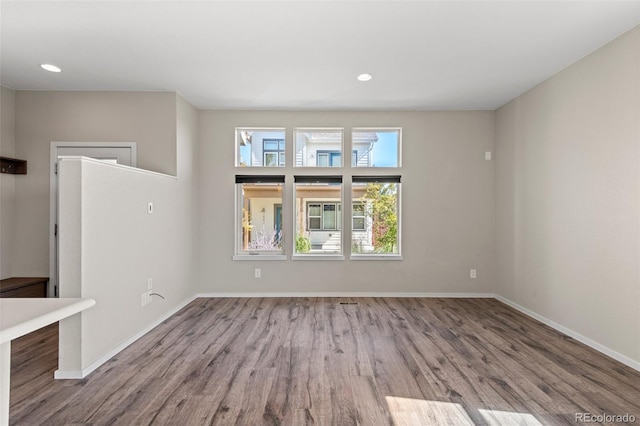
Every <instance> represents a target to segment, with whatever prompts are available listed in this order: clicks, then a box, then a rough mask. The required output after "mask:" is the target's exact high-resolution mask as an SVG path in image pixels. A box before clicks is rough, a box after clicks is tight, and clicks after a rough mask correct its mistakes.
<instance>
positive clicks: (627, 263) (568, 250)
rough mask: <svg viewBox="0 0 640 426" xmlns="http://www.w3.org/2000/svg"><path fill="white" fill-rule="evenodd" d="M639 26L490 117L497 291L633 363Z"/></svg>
mask: <svg viewBox="0 0 640 426" xmlns="http://www.w3.org/2000/svg"><path fill="white" fill-rule="evenodd" d="M639 56H640V28H636V29H634V30H632V31H630V32H628V33H627V34H625V35H623V36H622V37H620V38H618V39H617V40H614V41H613V42H611V43H610V44H608V45H606V46H605V47H603V48H601V49H599V50H598V51H596V52H594V53H593V54H591V55H589V56H587V57H585V58H584V59H582V60H581V61H579V62H577V63H576V64H574V65H572V66H570V67H569V68H567V69H565V70H564V71H562V72H560V73H559V74H557V75H555V76H553V77H552V78H550V79H549V80H547V81H545V82H544V83H542V84H540V85H539V86H538V87H536V88H534V89H533V90H531V91H529V92H527V93H525V94H524V95H522V96H520V97H518V98H516V99H515V100H513V101H511V102H509V103H508V104H507V105H505V106H503V107H501V108H500V109H499V110H498V111H497V115H496V123H497V124H496V134H497V146H496V150H497V164H496V165H497V168H496V175H497V176H496V177H497V180H496V182H497V208H496V210H497V211H496V214H497V216H496V217H497V224H498V227H497V271H496V272H497V286H496V292H497V293H498V294H499V295H501V296H503V297H505V298H507V299H509V300H511V301H513V302H515V303H517V304H520V305H522V306H524V307H525V308H527V309H530V310H532V311H534V312H535V313H537V314H539V315H541V316H543V317H546V318H547V319H550V320H551V321H554V322H556V323H558V324H561V325H562V326H564V327H566V328H568V329H570V330H573V331H574V332H576V333H578V334H580V335H582V336H585V337H586V338H588V339H590V340H592V341H593V342H595V343H597V344H600V345H604V346H605V347H608V348H610V349H612V350H613V351H616V352H618V353H619V354H622V355H623V356H626V357H628V358H630V359H633V360H635V361H636V362H640V270H639V268H640V266H639V265H640V106H639V104H640V58H639Z"/></svg>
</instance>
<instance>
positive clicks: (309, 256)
mask: <svg viewBox="0 0 640 426" xmlns="http://www.w3.org/2000/svg"><path fill="white" fill-rule="evenodd" d="M344 259H345V257H344V255H343V254H337V253H331V254H317V253H309V254H304V253H296V254H294V255H292V256H291V260H313V261H316V260H344Z"/></svg>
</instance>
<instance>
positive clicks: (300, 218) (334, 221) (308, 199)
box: [294, 176, 342, 254]
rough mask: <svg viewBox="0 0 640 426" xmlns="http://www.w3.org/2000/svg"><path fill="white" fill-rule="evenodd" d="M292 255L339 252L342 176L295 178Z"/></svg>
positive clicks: (340, 247)
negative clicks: (293, 243) (294, 235)
mask: <svg viewBox="0 0 640 426" xmlns="http://www.w3.org/2000/svg"><path fill="white" fill-rule="evenodd" d="M294 180H295V199H296V204H295V224H296V243H295V253H296V254H340V253H342V232H341V230H342V209H341V205H342V177H341V176H295V177H294Z"/></svg>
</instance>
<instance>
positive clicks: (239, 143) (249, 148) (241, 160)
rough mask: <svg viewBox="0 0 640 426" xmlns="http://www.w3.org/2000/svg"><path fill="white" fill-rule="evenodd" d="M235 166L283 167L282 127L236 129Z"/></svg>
mask: <svg viewBox="0 0 640 426" xmlns="http://www.w3.org/2000/svg"><path fill="white" fill-rule="evenodd" d="M236 166H238V167H284V166H285V137H284V129H257V128H248V127H244V128H237V129H236Z"/></svg>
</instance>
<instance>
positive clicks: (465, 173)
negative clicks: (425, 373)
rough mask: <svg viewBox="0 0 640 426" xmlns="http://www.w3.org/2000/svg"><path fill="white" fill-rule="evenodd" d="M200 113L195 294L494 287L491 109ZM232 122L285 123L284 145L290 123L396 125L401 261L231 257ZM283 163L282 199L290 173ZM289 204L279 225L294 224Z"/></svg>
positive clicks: (288, 187)
mask: <svg viewBox="0 0 640 426" xmlns="http://www.w3.org/2000/svg"><path fill="white" fill-rule="evenodd" d="M199 121H200V154H199V167H200V185H201V206H200V211H201V221H200V235H201V240H200V258H201V259H202V265H201V268H200V271H201V285H200V291H201V292H255V293H273V292H451V293H453V292H461V293H493V288H494V278H495V275H494V268H495V257H494V237H495V233H494V204H495V203H494V201H495V200H494V163H493V162H492V161H485V158H484V153H485V151H493V148H494V140H495V134H494V123H495V114H494V112H491V111H467V112H428V111H421V112H353V111H351V112H327V111H306V112H300V111H271V112H265V111H202V112H200V120H199ZM236 126H248V127H260V126H267V127H274V126H277V127H280V126H282V127H286V128H287V140H288V142H289V143H291V140H292V129H293V128H294V127H344V128H345V133H349V132H350V129H351V128H352V127H366V126H374V127H375V126H382V127H393V126H401V127H402V128H403V149H402V151H403V153H402V154H403V167H402V170H401V174H402V182H403V183H402V246H403V247H402V248H403V254H404V260H403V261H379V262H367V261H349V260H344V261H297V260H296V261H292V260H287V261H232V260H231V259H232V256H233V254H234V190H235V188H234V186H235V185H234V175H235V174H242V173H243V172H245V171H246V169H243V168H236V167H234V142H235V140H234V129H235V127H236ZM345 139H346V137H345ZM288 162H289V164H291V162H292V157H291V151H290V152H289V158H288ZM283 171H284V173H285V175H286V176H287V183H286V187H285V198H286V199H285V201H284V205H285V206H287V205H289V206H290V205H291V196H292V176H293V174H294V173H295V171H294V169H293V168H292V167H287V168H284V170H283ZM345 175H346V178H347V180H348V178H349V176H350V172H349V171H348V170H347V171H345ZM290 210H292V209H285V211H284V218H283V220H284V226H283V229H293V214H292V212H291V211H290ZM287 250H288V254H291V247H290V244H289V247H287ZM256 267H259V268H261V269H262V278H260V279H256V278H254V268H256ZM470 268H476V269H477V270H478V278H477V279H470V278H469V269H470Z"/></svg>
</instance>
